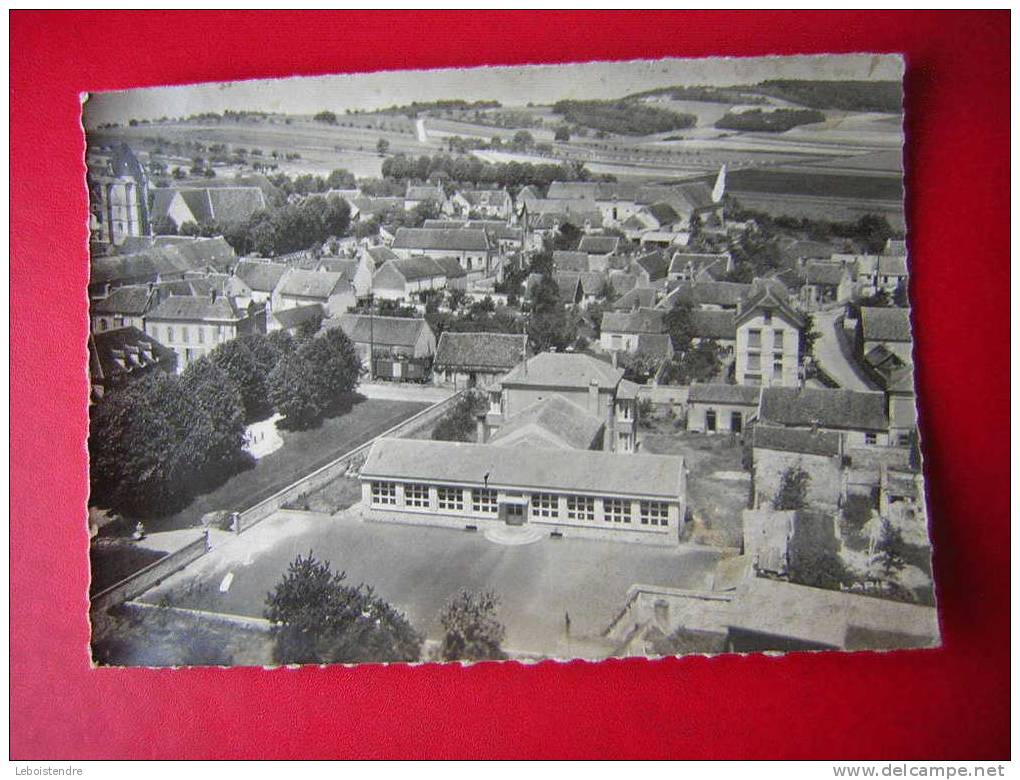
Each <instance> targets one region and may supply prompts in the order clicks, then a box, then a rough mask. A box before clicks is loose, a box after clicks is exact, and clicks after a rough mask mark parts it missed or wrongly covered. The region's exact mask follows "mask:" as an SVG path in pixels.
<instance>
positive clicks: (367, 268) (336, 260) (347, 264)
mask: <svg viewBox="0 0 1020 780" xmlns="http://www.w3.org/2000/svg"><path fill="white" fill-rule="evenodd" d="M315 270H316V271H326V272H327V273H334V274H340V276H341V277H342V278H343V280H344V281H345V282H347V283H348V284H349V285H351V287H353V288H354V295H355V296H357V298H358V299H359V300H361V299H363V298H367V297H368V296H369V295H371V294H372V276H373V274H374V273H375V263H374V262H373V261H372V260H371V259H369V258H368V256H366V255H365V254H361V255H360V256H359V257H357V258H347V257H323V258H320V260H319V262H318V264H317V266H316V268H315Z"/></svg>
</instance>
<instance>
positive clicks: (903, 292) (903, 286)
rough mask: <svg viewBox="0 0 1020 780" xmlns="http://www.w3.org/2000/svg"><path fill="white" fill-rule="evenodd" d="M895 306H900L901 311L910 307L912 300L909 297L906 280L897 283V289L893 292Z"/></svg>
mask: <svg viewBox="0 0 1020 780" xmlns="http://www.w3.org/2000/svg"><path fill="white" fill-rule="evenodd" d="M892 304H893V306H898V307H899V308H901V309H906V308H907V307H908V306H910V298H909V296H908V295H907V282H906V280H905V279H901V280H900V281H899V282H897V283H896V289H895V290H893V294H892Z"/></svg>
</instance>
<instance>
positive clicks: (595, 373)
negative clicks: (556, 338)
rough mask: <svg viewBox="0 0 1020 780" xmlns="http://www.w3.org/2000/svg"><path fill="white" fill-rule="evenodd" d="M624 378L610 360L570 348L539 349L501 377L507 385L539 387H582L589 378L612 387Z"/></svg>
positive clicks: (584, 386) (585, 385) (609, 387)
mask: <svg viewBox="0 0 1020 780" xmlns="http://www.w3.org/2000/svg"><path fill="white" fill-rule="evenodd" d="M622 378H623V371H622V370H621V369H618V368H613V367H612V366H611V365H610V364H609V363H604V362H602V361H601V360H597V359H596V358H593V357H592V356H591V355H583V354H578V353H569V352H540V353H539V354H537V355H535V356H534V357H531V358H528V360H527V361H526V362H525V363H521V364H519V365H518V366H516V367H515V368H514V369H513V371H511V372H510V373H509V374H507V376H506V378H505V379H504V380H503V386H504V387H506V386H507V385H537V386H541V387H566V388H585V389H587V388H588V386H589V385H590V384H591V382H592V381H596V382H598V384H599V386H600V387H603V388H607V389H612V388H615V387H616V386H617V384H619V382H620V380H621V379H622Z"/></svg>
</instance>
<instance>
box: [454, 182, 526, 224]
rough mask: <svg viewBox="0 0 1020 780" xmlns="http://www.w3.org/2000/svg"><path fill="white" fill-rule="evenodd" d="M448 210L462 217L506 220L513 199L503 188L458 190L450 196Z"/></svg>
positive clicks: (508, 218)
mask: <svg viewBox="0 0 1020 780" xmlns="http://www.w3.org/2000/svg"><path fill="white" fill-rule="evenodd" d="M448 210H449V212H450V213H451V214H454V215H458V216H464V217H482V218H496V219H502V220H503V221H504V222H508V221H509V220H510V218H511V217H512V215H513V213H514V211H513V199H512V198H511V197H510V193H509V192H507V191H506V190H505V189H503V190H458V191H457V192H456V193H454V195H453V197H452V198H450V201H449V207H448Z"/></svg>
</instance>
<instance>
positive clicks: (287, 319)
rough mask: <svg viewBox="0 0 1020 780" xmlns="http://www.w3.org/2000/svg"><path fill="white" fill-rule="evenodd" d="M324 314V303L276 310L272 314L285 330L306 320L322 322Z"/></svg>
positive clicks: (302, 323)
mask: <svg viewBox="0 0 1020 780" xmlns="http://www.w3.org/2000/svg"><path fill="white" fill-rule="evenodd" d="M324 314H325V312H324V310H323V308H322V304H320V303H311V304H309V305H307V306H295V307H294V308H292V309H281V310H276V311H274V312H273V313H272V314H271V315H270V316H271V317H272V318H273V319H274V320H276V322H277V323H279V325H280V327H281V328H282V329H283V330H291V329H292V328H296V327H298V326H300V325H304V324H305V323H306V322H321V321H322V318H323V316H324Z"/></svg>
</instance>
